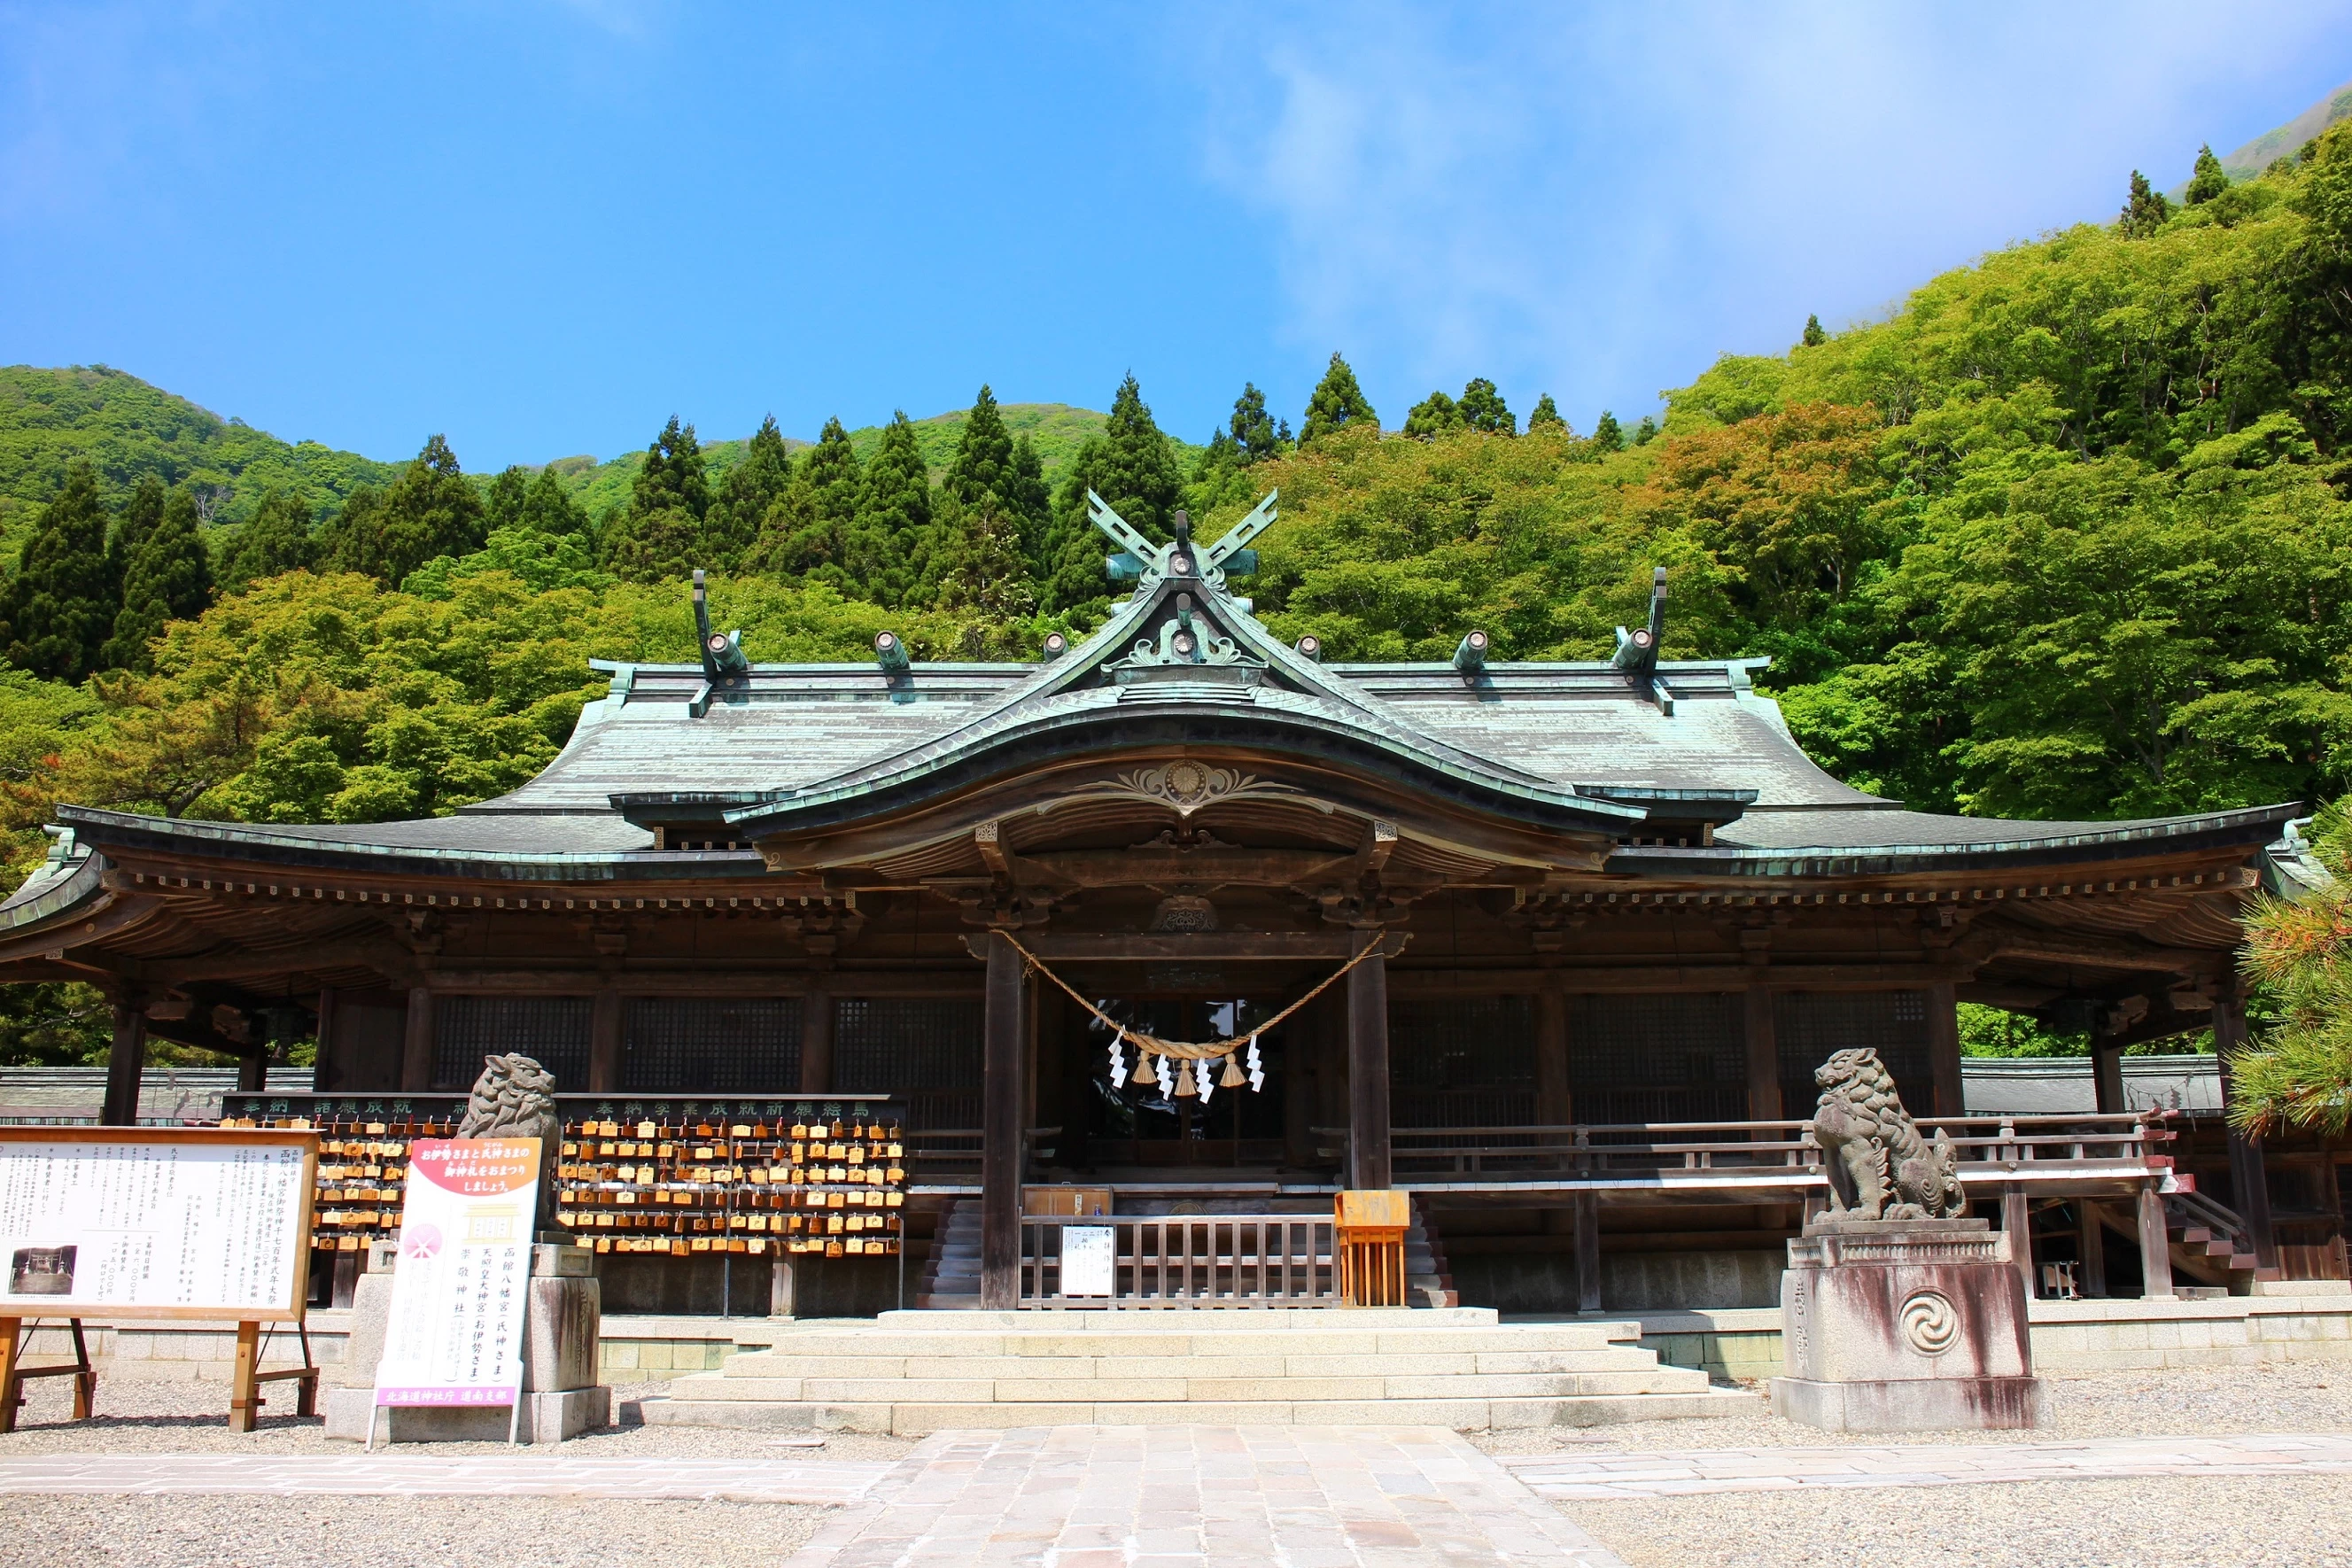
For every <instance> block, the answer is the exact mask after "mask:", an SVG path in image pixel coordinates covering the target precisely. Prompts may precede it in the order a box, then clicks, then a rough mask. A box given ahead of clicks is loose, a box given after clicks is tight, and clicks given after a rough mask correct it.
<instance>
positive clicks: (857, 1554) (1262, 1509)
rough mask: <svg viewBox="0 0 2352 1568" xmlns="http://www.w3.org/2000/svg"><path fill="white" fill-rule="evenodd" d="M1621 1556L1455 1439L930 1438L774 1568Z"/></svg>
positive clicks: (1134, 1430)
mask: <svg viewBox="0 0 2352 1568" xmlns="http://www.w3.org/2000/svg"><path fill="white" fill-rule="evenodd" d="M1016 1563H1020V1564H1030V1563H1035V1564H1040V1565H1042V1568H1462V1565H1465V1564H1469V1563H1480V1564H1511V1565H1514V1568H1624V1565H1623V1563H1622V1562H1621V1561H1620V1560H1619V1559H1618V1558H1617V1557H1616V1556H1615V1555H1614V1554H1612V1553H1611V1552H1608V1551H1607V1550H1606V1549H1604V1548H1603V1547H1601V1545H1600V1544H1599V1543H1598V1542H1594V1541H1593V1539H1592V1538H1591V1536H1589V1535H1587V1534H1585V1533H1584V1531H1581V1530H1580V1529H1578V1528H1577V1527H1576V1526H1575V1525H1574V1524H1572V1523H1570V1521H1568V1519H1567V1518H1565V1517H1564V1516H1563V1515H1562V1514H1560V1512H1559V1510H1557V1509H1555V1508H1553V1507H1552V1506H1551V1505H1549V1503H1546V1502H1544V1501H1543V1500H1540V1499H1538V1498H1537V1497H1536V1496H1535V1495H1534V1494H1533V1493H1532V1492H1530V1491H1528V1489H1527V1488H1526V1487H1524V1486H1522V1485H1520V1484H1519V1483H1518V1482H1517V1481H1516V1480H1514V1479H1512V1478H1511V1476H1510V1475H1509V1473H1508V1472H1507V1471H1506V1470H1504V1469H1503V1468H1501V1467H1500V1466H1498V1465H1496V1463H1495V1461H1494V1460H1493V1459H1492V1458H1488V1457H1487V1456H1486V1455H1485V1454H1483V1453H1481V1452H1480V1451H1479V1450H1478V1449H1476V1448H1475V1447H1471V1445H1470V1444H1469V1443H1468V1442H1466V1441H1465V1440H1464V1439H1463V1438H1462V1437H1461V1436H1459V1435H1458V1434H1456V1433H1453V1432H1448V1431H1444V1430H1440V1429H1424V1428H1416V1427H1339V1428H1333V1427H1314V1426H1243V1427H1234V1426H1055V1427H1031V1428H1028V1429H1025V1430H1021V1431H1013V1432H942V1433H940V1434H937V1435H936V1436H931V1437H929V1438H927V1439H925V1440H924V1441H923V1442H922V1443H921V1444H920V1445H919V1447H917V1448H916V1449H915V1451H914V1452H913V1453H911V1454H909V1455H908V1457H907V1458H905V1459H904V1460H902V1461H901V1462H900V1463H899V1466H898V1468H897V1469H896V1470H895V1471H894V1472H893V1473H892V1474H891V1475H890V1476H889V1477H888V1478H887V1479H885V1480H883V1481H882V1482H881V1483H880V1484H879V1485H877V1487H876V1488H875V1489H874V1490H873V1491H872V1493H871V1494H869V1496H868V1497H867V1498H866V1500H865V1501H863V1502H861V1503H858V1504H856V1505H855V1506H853V1507H851V1508H848V1509H845V1510H843V1511H842V1513H841V1514H840V1515H838V1516H836V1517H835V1519H834V1520H832V1521H828V1522H827V1523H826V1524H825V1525H824V1526H823V1527H822V1528H821V1529H820V1530H819V1531H818V1532H817V1534H816V1535H815V1537H814V1539H812V1540H811V1541H810V1542H809V1544H808V1545H807V1546H806V1547H805V1548H803V1550H802V1551H801V1552H799V1553H798V1554H797V1555H796V1556H794V1557H793V1558H792V1559H791V1561H790V1563H789V1564H788V1565H787V1568H968V1565H969V1568H980V1565H987V1568H995V1565H998V1564H1003V1565H1006V1568H1010V1565H1012V1564H1016Z"/></svg>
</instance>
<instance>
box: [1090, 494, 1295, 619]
mask: <svg viewBox="0 0 2352 1568" xmlns="http://www.w3.org/2000/svg"><path fill="white" fill-rule="evenodd" d="M1280 493H1281V492H1280V491H1278V490H1268V491H1266V493H1265V500H1262V501H1260V502H1258V503H1257V505H1256V506H1255V507H1253V508H1251V509H1250V514H1249V515H1248V516H1247V517H1245V518H1244V519H1242V520H1241V521H1239V522H1237V523H1235V524H1234V526H1233V527H1232V528H1231V529H1229V530H1227V531H1226V532H1225V536H1224V537H1223V538H1222V539H1220V540H1218V541H1217V542H1215V543H1214V544H1212V545H1210V546H1209V547H1208V548H1207V549H1206V550H1201V549H1197V548H1195V547H1194V545H1193V542H1192V519H1191V518H1190V517H1189V516H1187V515H1186V514H1184V513H1183V512H1181V511H1180V512H1178V513H1177V514H1176V537H1175V539H1174V540H1172V541H1171V542H1169V543H1166V544H1154V543H1152V542H1151V541H1150V540H1149V539H1146V538H1144V537H1143V535H1142V534H1141V533H1140V532H1139V531H1137V530H1136V529H1135V527H1134V526H1133V525H1132V524H1130V523H1129V521H1127V519H1125V518H1123V517H1121V516H1119V515H1118V513H1117V512H1116V511H1113V510H1111V506H1110V503H1109V502H1108V501H1107V500H1103V499H1102V497H1100V496H1098V495H1097V494H1096V493H1095V492H1094V491H1092V490H1088V491H1087V519H1088V520H1089V521H1092V522H1093V523H1094V525H1095V526H1096V527H1097V528H1098V529H1100V530H1102V531H1103V536H1104V537H1105V538H1107V539H1108V540H1109V541H1110V542H1112V543H1113V544H1116V545H1118V547H1119V548H1118V553H1117V554H1115V555H1113V556H1111V557H1110V558H1109V560H1108V562H1107V563H1106V564H1107V565H1108V567H1109V568H1110V574H1111V577H1112V579H1113V580H1114V581H1118V582H1127V581H1129V580H1134V581H1135V582H1136V583H1137V591H1138V592H1141V591H1142V590H1143V589H1146V588H1149V587H1150V586H1151V585H1152V584H1156V583H1158V582H1159V581H1160V579H1162V578H1165V577H1171V576H1173V577H1197V578H1198V579H1200V581H1201V584H1202V586H1203V587H1206V588H1208V589H1210V590H1211V591H1212V592H1214V593H1219V594H1223V593H1225V592H1226V588H1225V579H1226V577H1228V576H1234V577H1246V576H1248V575H1249V574H1251V573H1253V572H1255V571H1256V570H1257V552H1256V551H1255V550H1252V549H1250V548H1249V543H1250V541H1252V540H1254V539H1255V538H1256V537H1257V536H1258V535H1259V534H1261V533H1264V532H1265V531H1266V530H1267V529H1269V528H1271V527H1273V526H1274V521H1275V519H1276V518H1277V517H1279V516H1280V515H1281V513H1279V512H1277V511H1276V510H1275V506H1274V502H1275V498H1276V496H1277V495H1279V494H1280Z"/></svg>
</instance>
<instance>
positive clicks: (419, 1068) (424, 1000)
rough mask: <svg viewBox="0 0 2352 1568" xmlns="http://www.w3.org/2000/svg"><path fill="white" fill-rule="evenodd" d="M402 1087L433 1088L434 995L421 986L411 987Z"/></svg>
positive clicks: (402, 1050) (402, 1055) (402, 1053)
mask: <svg viewBox="0 0 2352 1568" xmlns="http://www.w3.org/2000/svg"><path fill="white" fill-rule="evenodd" d="M400 1087H401V1088H403V1089H409V1090H411V1091H416V1090H422V1089H431V1088H432V1087H433V993H432V992H430V991H428V990H426V989H425V987H424V986H422V985H412V986H410V987H409V988H408V1030H407V1033H406V1034H405V1035H404V1036H403V1037H401V1043H400ZM468 1087H470V1086H468ZM558 1087H559V1088H560V1087H561V1086H560V1085H559V1086H558Z"/></svg>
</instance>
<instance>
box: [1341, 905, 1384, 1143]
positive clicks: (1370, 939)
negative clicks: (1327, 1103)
mask: <svg viewBox="0 0 2352 1568" xmlns="http://www.w3.org/2000/svg"><path fill="white" fill-rule="evenodd" d="M1387 938H1388V933H1387V932H1386V931H1381V930H1378V929H1373V930H1370V931H1358V932H1357V933H1356V943H1357V951H1358V952H1362V951H1363V949H1364V947H1365V945H1366V944H1377V943H1380V942H1385V941H1386V940H1387ZM1389 1164H1390V1162H1389V961H1388V957H1387V955H1386V954H1385V953H1382V952H1375V953H1374V954H1373V955H1372V956H1371V957H1370V958H1368V959H1366V960H1364V962H1363V963H1359V964H1358V965H1356V967H1355V968H1353V969H1351V970H1349V971H1348V1184H1349V1186H1350V1187H1354V1188H1358V1189H1360V1190H1361V1189H1372V1188H1385V1187H1386V1186H1388V1184H1389V1179H1390V1172H1389Z"/></svg>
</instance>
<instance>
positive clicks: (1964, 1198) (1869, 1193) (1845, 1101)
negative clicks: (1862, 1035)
mask: <svg viewBox="0 0 2352 1568" xmlns="http://www.w3.org/2000/svg"><path fill="white" fill-rule="evenodd" d="M1813 1081H1814V1082H1815V1083H1817V1084H1819V1085H1821V1086H1822V1098H1821V1102H1820V1103H1819V1104H1818V1105H1816V1106H1815V1107H1814V1108H1813V1136H1814V1137H1815V1138H1816V1139H1817V1140H1819V1141H1820V1142H1821V1145H1822V1150H1823V1151H1824V1152H1827V1153H1828V1155H1829V1156H1830V1159H1829V1173H1830V1213H1831V1215H1832V1216H1834V1217H1836V1218H1840V1219H1954V1218H1958V1217H1959V1216H1961V1215H1966V1214H1967V1213H1968V1207H1969V1204H1968V1195H1967V1194H1965V1193H1964V1192H1962V1191H1961V1189H1960V1178H1959V1175H1958V1156H1957V1155H1956V1154H1955V1153H1954V1152H1953V1149H1952V1141H1951V1139H1950V1137H1948V1135H1947V1134H1946V1133H1945V1132H1944V1131H1943V1129H1941V1128H1937V1130H1936V1141H1935V1142H1933V1143H1932V1144H1931V1143H1929V1142H1927V1140H1926V1139H1924V1138H1922V1137H1920V1136H1919V1129H1918V1127H1917V1126H1916V1125H1915V1124H1914V1123H1913V1121H1912V1120H1911V1118H1910V1116H1909V1115H1908V1114H1907V1113H1906V1112H1905V1110H1904V1109H1903V1099H1902V1096H1900V1095H1899V1094H1897V1093H1896V1092H1895V1078H1894V1075H1893V1074H1891V1073H1889V1072H1888V1071H1887V1070H1886V1064H1885V1063H1884V1062H1882V1061H1880V1060H1879V1059H1878V1053H1877V1052H1876V1051H1869V1050H1856V1051H1840V1052H1838V1054H1837V1055H1835V1056H1833V1057H1832V1058H1830V1059H1829V1060H1827V1061H1825V1062H1823V1063H1822V1065H1821V1066H1820V1067H1818V1068H1814V1069H1813Z"/></svg>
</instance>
